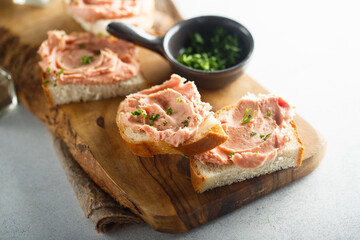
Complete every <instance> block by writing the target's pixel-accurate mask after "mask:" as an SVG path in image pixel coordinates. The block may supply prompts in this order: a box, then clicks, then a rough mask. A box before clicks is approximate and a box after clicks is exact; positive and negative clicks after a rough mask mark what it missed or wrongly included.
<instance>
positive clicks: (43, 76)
mask: <svg viewBox="0 0 360 240" xmlns="http://www.w3.org/2000/svg"><path fill="white" fill-rule="evenodd" d="M40 71H41V87H42V89H43V91H44V94H45V97H46V98H47V100H48V102H49V103H50V105H51V107H54V106H55V104H54V101H53V99H52V98H51V95H50V92H49V87H48V84H47V83H45V80H46V73H44V72H43V71H42V70H40Z"/></svg>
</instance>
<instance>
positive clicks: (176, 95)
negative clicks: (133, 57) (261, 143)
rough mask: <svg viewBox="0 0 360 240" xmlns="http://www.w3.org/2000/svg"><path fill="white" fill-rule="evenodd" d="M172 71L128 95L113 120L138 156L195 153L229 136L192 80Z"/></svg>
mask: <svg viewBox="0 0 360 240" xmlns="http://www.w3.org/2000/svg"><path fill="white" fill-rule="evenodd" d="M185 81H186V79H184V78H181V77H180V76H178V75H176V74H173V75H172V76H171V79H170V80H168V81H166V82H164V83H163V84H162V85H157V86H154V87H152V88H149V89H146V90H143V91H140V92H138V93H135V94H131V95H129V96H127V98H126V99H125V100H124V101H123V102H122V103H121V104H120V106H119V110H118V114H117V117H116V123H117V125H118V127H119V131H120V134H121V136H122V138H123V139H124V140H125V142H126V144H127V145H128V146H129V148H130V150H131V151H132V152H133V153H134V154H135V155H138V156H142V157H151V156H153V155H156V154H186V155H190V156H191V155H195V154H199V153H202V152H205V151H208V150H210V149H212V148H214V147H216V146H218V145H219V144H221V143H223V142H225V141H226V139H227V138H228V137H227V135H226V134H225V133H224V130H223V129H222V128H221V125H220V122H219V121H218V120H217V119H216V118H215V117H214V114H213V113H212V112H211V111H210V109H211V106H210V105H209V104H208V103H204V102H202V101H201V100H200V94H199V92H198V90H197V88H196V86H195V84H194V83H192V82H187V83H185Z"/></svg>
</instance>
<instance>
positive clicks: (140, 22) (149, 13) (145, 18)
mask: <svg viewBox="0 0 360 240" xmlns="http://www.w3.org/2000/svg"><path fill="white" fill-rule="evenodd" d="M70 1H71V0H65V2H66V4H69V2H70ZM143 4H144V9H146V12H145V13H144V14H141V15H137V16H132V17H126V18H119V19H99V20H97V21H95V22H87V21H85V20H84V19H82V18H81V17H79V16H76V15H74V14H72V13H71V12H70V11H68V13H69V14H70V15H71V17H73V18H74V20H75V21H76V22H78V23H79V24H80V25H81V27H82V28H83V29H84V30H85V31H87V32H90V33H93V34H102V35H105V36H107V35H109V33H108V32H107V31H106V26H107V25H108V24H110V23H112V22H122V23H127V24H131V25H134V26H136V27H138V28H141V29H144V30H150V29H151V28H152V26H153V24H154V15H155V1H154V0H143Z"/></svg>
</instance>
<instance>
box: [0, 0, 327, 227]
mask: <svg viewBox="0 0 360 240" xmlns="http://www.w3.org/2000/svg"><path fill="white" fill-rule="evenodd" d="M158 3H159V1H158ZM163 3H165V5H166V3H169V2H168V1H163ZM51 4H52V5H50V6H49V7H51V8H55V7H56V5H55V4H59V2H56V1H53V2H52V3H51ZM165 5H164V6H165ZM165 7H168V8H169V9H170V8H171V5H166V6H165ZM11 8H12V9H13V10H12V11H13V12H15V13H16V12H19V11H15V10H14V7H10V8H8V10H9V9H11ZM25 8H26V7H25ZM15 9H17V8H15ZM21 9H23V8H22V7H21ZM173 10H174V9H173ZM2 12H3V9H2V10H1V11H0V15H1V14H3V13H4V12H3V13H2ZM8 12H9V11H7V14H8ZM10 12H11V11H10ZM20 12H22V13H23V14H24V13H26V12H27V11H25V10H22V11H20ZM175 13H176V11H175ZM43 14H45V12H43ZM7 16H8V17H9V18H10V20H8V21H7V22H10V23H11V21H12V20H11V19H12V18H15V17H16V14H15V15H11V14H10V15H7ZM55 18H61V19H63V23H64V25H61V24H59V23H58V21H55ZM41 19H48V22H49V26H46V27H43V26H39V27H37V28H35V27H34V28H33V29H34V30H33V31H34V32H33V33H32V34H39V35H40V36H42V38H41V39H45V32H46V30H48V29H52V28H54V27H56V28H59V29H65V30H66V31H68V32H70V30H79V29H77V28H79V27H78V25H76V24H75V22H73V21H72V20H71V19H69V17H68V16H66V15H65V16H64V15H59V16H58V15H56V16H55V17H53V16H51V13H50V15H49V14H47V18H46V17H45V16H41ZM172 19H175V15H173V16H172ZM52 22H53V23H54V24H55V23H56V24H57V25H56V24H55V25H51V24H50V23H52ZM1 25H6V26H9V27H10V28H11V29H14V32H16V33H17V34H19V35H20V36H22V37H21V38H22V40H23V41H28V42H32V43H35V44H39V42H40V41H39V39H37V37H32V38H31V37H29V36H28V35H27V34H28V33H29V32H28V31H24V32H22V31H21V28H19V27H14V28H12V25H11V24H6V23H5V22H4V21H3V19H1V20H0V26H1ZM74 26H75V27H74ZM26 37H28V38H26ZM29 38H30V40H29ZM33 51H36V49H35V50H33ZM37 60H38V57H37V59H35V60H33V61H30V62H29V63H28V64H32V65H31V66H32V68H33V69H34V70H33V71H34V72H33V73H32V74H31V76H29V77H28V79H27V78H25V77H20V75H19V76H18V75H17V74H16V73H15V76H16V77H15V78H16V82H15V83H16V87H17V92H18V96H19V98H20V99H21V100H22V102H23V103H24V104H25V105H26V106H27V107H28V108H29V109H30V110H31V111H32V112H33V113H34V114H35V115H36V116H37V117H38V118H39V119H40V120H42V121H43V122H44V124H45V125H46V126H47V127H48V128H49V129H51V130H52V131H53V132H54V133H55V134H56V135H57V136H58V137H59V138H61V139H63V140H64V141H65V142H66V144H67V145H68V147H69V149H70V151H71V153H72V154H73V156H74V158H75V159H76V161H77V162H78V163H79V164H80V165H81V167H82V168H83V169H84V170H85V171H86V172H87V173H88V174H89V176H90V177H91V178H92V179H93V180H94V181H95V182H96V183H97V184H98V185H99V186H100V187H101V188H103V189H104V190H105V191H106V192H108V193H109V194H110V195H111V196H113V197H114V198H115V199H116V200H117V201H119V202H120V203H121V204H123V205H125V206H126V207H128V208H130V209H131V210H132V211H133V212H134V213H136V214H137V215H139V216H140V217H141V218H142V219H143V220H144V221H145V222H147V223H148V224H149V225H151V226H152V227H153V228H154V229H155V230H158V231H162V232H169V233H178V232H184V231H187V230H189V229H192V228H194V227H197V226H199V225H201V224H203V223H206V222H208V221H210V220H213V219H216V218H218V217H220V216H222V215H224V214H227V213H229V212H231V211H233V210H235V209H237V208H239V207H241V206H244V205H245V204H247V203H249V202H251V201H253V200H256V199H258V198H260V197H263V196H265V195H267V194H269V193H271V192H273V191H275V190H277V189H279V188H281V187H283V186H285V185H287V184H289V183H292V182H294V181H296V180H297V179H300V178H302V177H304V176H306V175H307V174H309V173H310V172H312V171H313V170H314V169H315V168H316V167H317V166H318V165H319V163H320V161H321V159H322V157H323V155H324V152H325V141H324V139H323V138H322V136H321V135H320V134H319V133H318V132H317V131H316V130H315V129H313V128H312V127H311V126H310V125H309V124H308V123H307V122H306V121H305V120H303V119H302V118H301V117H299V116H297V117H296V118H295V121H296V123H297V125H298V128H299V134H300V137H301V139H302V141H303V143H304V145H305V152H304V156H303V164H302V166H301V167H297V168H291V169H287V170H282V171H278V172H275V173H272V174H268V175H265V176H261V177H257V178H254V179H250V180H247V181H243V182H240V183H237V184H233V185H230V186H226V187H221V188H217V189H214V190H211V191H208V192H205V193H203V194H197V193H196V192H195V191H194V189H193V187H192V185H191V182H190V175H189V160H188V158H187V157H185V156H181V155H158V156H155V157H153V158H141V157H137V156H134V155H133V154H132V153H131V152H130V150H129V149H128V148H127V146H126V144H125V143H124V141H123V140H122V138H121V136H120V134H119V132H118V129H117V126H116V123H115V115H116V112H117V108H118V105H119V103H120V102H121V101H122V100H123V98H113V99H108V100H102V101H96V102H88V103H74V104H67V105H62V106H59V107H50V106H49V105H48V104H47V102H46V100H45V97H44V95H43V93H42V89H41V86H40V84H41V82H40V81H41V80H40V77H39V76H40V75H37V74H38V73H39V68H38V67H37V65H36V61H37ZM140 63H141V71H142V73H143V74H144V76H145V78H146V79H148V80H149V81H150V82H152V83H154V84H155V83H159V82H162V81H164V80H166V79H168V78H169V76H170V74H171V69H170V67H169V64H168V63H167V62H166V61H165V60H164V59H163V58H162V57H160V56H159V55H157V54H155V53H153V52H151V51H148V50H145V49H140ZM37 76H38V77H37ZM32 77H33V78H34V79H37V80H36V81H34V80H33V78H32ZM200 92H201V95H202V100H203V101H206V102H209V103H210V104H211V105H212V106H213V110H215V111H216V110H218V109H220V108H221V107H223V106H226V105H228V104H232V103H235V102H236V101H237V100H238V99H239V98H240V97H241V96H242V95H244V94H246V93H247V92H252V93H255V94H258V93H266V92H267V91H266V90H265V89H264V88H263V87H262V86H260V85H259V84H258V83H257V82H255V81H254V80H253V79H251V78H250V77H249V76H247V75H243V76H242V77H240V78H239V79H238V80H237V81H235V82H234V83H232V84H231V85H228V86H227V87H225V88H223V89H221V90H216V91H205V90H200Z"/></svg>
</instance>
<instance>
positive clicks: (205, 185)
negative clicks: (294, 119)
mask: <svg viewBox="0 0 360 240" xmlns="http://www.w3.org/2000/svg"><path fill="white" fill-rule="evenodd" d="M292 139H294V140H293V141H291V142H289V143H288V144H287V145H286V147H285V148H284V149H283V150H281V151H280V152H279V153H278V154H277V156H276V157H275V158H273V159H272V160H270V161H266V162H264V164H263V165H261V166H260V167H257V168H240V167H238V166H236V165H235V164H227V165H217V164H206V163H202V162H201V161H199V160H195V159H193V158H192V159H191V164H190V167H191V171H192V172H191V175H192V176H191V178H192V182H193V185H194V188H195V190H196V191H197V192H199V193H202V192H205V191H207V190H209V189H213V188H216V187H220V186H225V185H230V184H232V183H235V182H241V181H244V180H246V179H250V178H254V177H258V176H261V175H265V174H269V173H272V172H275V171H278V170H281V169H287V168H289V167H296V166H298V165H299V158H301V156H302V152H303V146H302V144H301V142H299V141H298V138H297V131H296V129H294V131H293V136H292Z"/></svg>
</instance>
